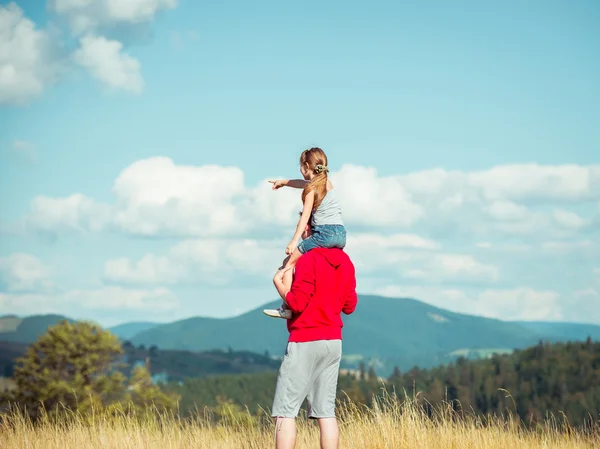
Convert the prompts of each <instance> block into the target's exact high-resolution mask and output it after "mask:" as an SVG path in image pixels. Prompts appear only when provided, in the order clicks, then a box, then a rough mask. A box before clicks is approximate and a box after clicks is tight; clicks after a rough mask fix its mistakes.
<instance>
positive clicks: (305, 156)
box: [264, 148, 346, 319]
mask: <svg viewBox="0 0 600 449" xmlns="http://www.w3.org/2000/svg"><path fill="white" fill-rule="evenodd" d="M327 172H329V168H327V156H326V155H325V152H324V151H323V150H322V149H320V148H311V149H309V150H304V151H303V152H302V154H301V155H300V173H302V177H303V178H304V179H292V180H277V181H269V182H270V183H272V184H273V190H277V189H279V188H281V187H283V186H288V187H293V188H297V189H303V191H302V203H303V205H304V206H303V208H302V212H301V215H300V220H299V221H298V225H297V226H296V233H295V234H294V237H293V238H292V240H291V242H290V243H289V245H288V246H287V248H286V249H285V253H286V254H287V255H288V257H286V259H285V260H284V261H283V266H282V268H281V269H283V270H285V271H287V270H291V269H292V268H294V266H295V265H296V262H297V260H298V259H299V258H300V256H301V255H302V254H304V253H305V252H307V251H310V250H311V249H314V248H344V247H345V246H346V229H345V228H344V222H343V221H342V209H341V207H340V203H339V201H338V198H337V195H336V194H335V192H334V190H333V185H332V184H331V182H330V181H329V179H328V177H327ZM309 221H310V227H311V229H310V231H311V232H310V235H304V236H303V234H304V233H305V230H306V228H307V225H308V224H309ZM300 237H306V238H304V239H303V240H302V241H301V242H300V243H298V240H300ZM264 313H265V314H267V315H269V316H272V317H276V318H285V319H290V318H291V317H292V312H291V310H289V309H288V308H286V305H285V301H284V302H283V304H282V306H281V307H280V308H278V309H265V310H264Z"/></svg>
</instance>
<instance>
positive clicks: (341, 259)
mask: <svg viewBox="0 0 600 449" xmlns="http://www.w3.org/2000/svg"><path fill="white" fill-rule="evenodd" d="M312 251H314V252H315V253H318V254H320V255H321V256H322V257H323V258H325V260H326V261H327V262H328V263H329V265H331V266H332V267H333V268H335V269H338V268H339V267H340V266H341V265H344V264H347V263H349V262H350V258H349V257H348V254H346V253H345V252H344V251H343V250H341V249H339V248H315V249H313V250H312Z"/></svg>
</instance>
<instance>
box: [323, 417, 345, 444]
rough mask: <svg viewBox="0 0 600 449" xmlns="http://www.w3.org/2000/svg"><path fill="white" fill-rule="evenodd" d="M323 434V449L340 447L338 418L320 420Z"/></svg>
mask: <svg viewBox="0 0 600 449" xmlns="http://www.w3.org/2000/svg"><path fill="white" fill-rule="evenodd" d="M317 421H318V422H319V430H320V432H321V449H338V447H339V445H340V429H339V427H338V422H337V419H336V418H319V419H317Z"/></svg>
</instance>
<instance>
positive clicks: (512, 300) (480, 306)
mask: <svg viewBox="0 0 600 449" xmlns="http://www.w3.org/2000/svg"><path fill="white" fill-rule="evenodd" d="M377 293H378V294H380V295H383V296H390V297H409V298H415V299H419V300H422V301H425V302H427V303H429V304H432V305H434V306H437V307H440V308H443V309H448V310H451V311H454V312H459V313H466V314H469V315H479V316H485V317H488V318H498V319H502V320H507V321H513V320H514V321H517V320H524V321H529V320H531V321H536V320H560V319H563V318H564V316H565V314H564V309H565V307H564V306H563V304H562V303H561V302H560V295H559V294H558V293H557V292H555V291H538V290H534V289H531V288H526V287H522V288H516V289H504V290H501V289H498V290H496V289H494V290H484V291H481V292H480V291H474V290H470V291H465V290H462V289H454V288H448V287H431V286H406V287H403V286H397V285H391V286H385V287H381V288H379V289H378V290H377Z"/></svg>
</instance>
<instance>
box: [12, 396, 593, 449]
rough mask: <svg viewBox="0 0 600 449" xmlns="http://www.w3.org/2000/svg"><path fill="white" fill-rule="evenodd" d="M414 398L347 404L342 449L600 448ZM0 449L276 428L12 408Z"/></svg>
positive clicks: (227, 436) (311, 442) (567, 431)
mask: <svg viewBox="0 0 600 449" xmlns="http://www.w3.org/2000/svg"><path fill="white" fill-rule="evenodd" d="M420 404H422V402H420V401H418V400H416V399H415V398H413V399H410V398H407V399H403V400H400V399H398V398H397V397H396V396H395V395H386V394H384V395H383V396H380V397H378V398H377V400H376V401H375V402H374V405H373V406H371V407H369V408H367V407H364V406H358V405H356V404H353V403H351V402H348V401H345V402H344V403H342V404H340V407H339V408H338V412H339V419H340V429H341V447H342V448H365V449H375V448H419V449H420V448H444V449H445V448H460V449H470V448H473V449H481V448H498V449H508V448H548V449H551V448H557V449H558V448H561V449H574V448H590V449H591V448H598V447H600V425H599V424H598V423H597V422H596V423H594V424H591V425H590V426H588V427H587V428H585V429H575V428H572V427H571V426H569V424H568V423H566V422H565V421H564V419H562V418H561V417H551V416H550V417H548V418H547V419H546V420H545V421H544V422H543V423H540V424H539V425H538V426H537V428H536V427H534V428H533V430H532V429H531V426H525V425H524V424H523V423H521V422H519V420H518V419H517V418H515V415H514V414H511V413H510V412H507V414H506V415H505V416H502V417H498V416H497V417H488V418H486V419H483V418H481V417H477V416H475V415H474V414H472V413H468V412H456V411H454V410H453V407H451V405H450V404H447V403H446V404H442V405H440V406H437V407H434V408H429V413H428V412H427V410H426V408H427V407H429V405H427V404H425V406H423V405H420ZM297 421H298V440H297V445H296V447H298V448H317V447H318V441H319V438H318V428H317V426H316V424H315V423H314V422H312V421H309V420H307V419H306V417H305V416H300V417H299V418H298V420H297ZM0 447H1V448H11V449H13V448H14V449H25V448H40V449H42V448H43V449H65V448H66V449H70V448H86V449H95V448H98V449H99V448H130V449H140V448H148V449H149V448H160V449H175V448H177V449H179V448H199V449H201V448H207V449H208V448H228V449H232V448H233V449H235V448H256V449H258V448H261V449H262V448H271V447H273V423H272V422H271V419H270V418H269V416H268V413H267V412H265V413H264V416H261V417H258V418H256V417H253V416H250V414H249V413H247V412H240V411H239V410H233V409H232V410H231V413H227V411H225V413H221V414H220V419H219V420H218V422H217V423H215V420H214V416H210V415H209V414H207V413H205V412H202V411H199V412H198V413H197V414H196V415H195V416H194V417H193V418H187V419H183V418H178V417H176V416H175V415H173V414H164V413H158V412H157V411H156V410H149V411H148V412H147V413H143V414H139V413H138V414H135V413H114V411H113V413H111V414H109V413H106V412H98V413H93V414H91V415H86V416H83V415H80V414H77V413H71V412H68V411H64V412H62V413H59V414H58V415H49V414H43V415H42V417H41V419H39V420H38V421H37V422H36V423H33V422H32V421H31V420H30V419H29V418H27V417H26V416H25V415H24V414H23V413H21V412H18V411H16V410H11V411H9V412H8V413H6V414H4V415H3V416H2V417H1V423H0Z"/></svg>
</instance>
